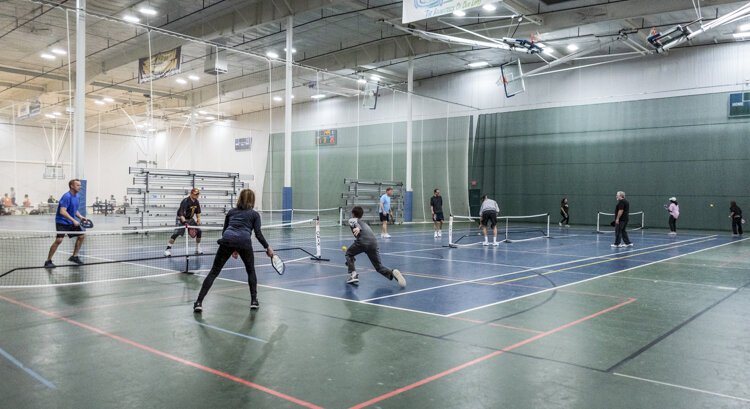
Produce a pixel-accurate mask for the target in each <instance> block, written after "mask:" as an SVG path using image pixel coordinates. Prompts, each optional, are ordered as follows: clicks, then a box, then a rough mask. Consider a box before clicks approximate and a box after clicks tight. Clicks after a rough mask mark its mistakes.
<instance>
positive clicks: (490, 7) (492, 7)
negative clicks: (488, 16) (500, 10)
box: [482, 4, 497, 11]
mask: <svg viewBox="0 0 750 409" xmlns="http://www.w3.org/2000/svg"><path fill="white" fill-rule="evenodd" d="M482 8H483V9H484V10H485V11H495V10H497V7H495V5H494V4H485V5H484V6H482Z"/></svg>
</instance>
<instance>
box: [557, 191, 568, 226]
mask: <svg viewBox="0 0 750 409" xmlns="http://www.w3.org/2000/svg"><path fill="white" fill-rule="evenodd" d="M569 212H570V207H569V206H568V198H567V197H563V199H562V201H560V217H562V218H561V219H560V223H558V224H559V225H560V227H562V226H565V227H568V225H569V224H570V213H569Z"/></svg>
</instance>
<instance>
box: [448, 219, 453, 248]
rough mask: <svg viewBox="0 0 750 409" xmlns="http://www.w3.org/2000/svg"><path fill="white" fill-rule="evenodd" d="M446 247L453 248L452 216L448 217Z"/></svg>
mask: <svg viewBox="0 0 750 409" xmlns="http://www.w3.org/2000/svg"><path fill="white" fill-rule="evenodd" d="M448 247H453V215H450V217H448Z"/></svg>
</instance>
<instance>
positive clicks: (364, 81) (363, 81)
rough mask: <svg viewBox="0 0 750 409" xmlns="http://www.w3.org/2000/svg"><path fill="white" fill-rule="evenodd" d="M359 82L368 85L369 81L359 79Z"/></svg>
mask: <svg viewBox="0 0 750 409" xmlns="http://www.w3.org/2000/svg"><path fill="white" fill-rule="evenodd" d="M357 82H358V83H360V84H367V80H366V79H364V78H360V79H358V80H357Z"/></svg>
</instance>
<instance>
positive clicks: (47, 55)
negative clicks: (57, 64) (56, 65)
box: [39, 53, 57, 60]
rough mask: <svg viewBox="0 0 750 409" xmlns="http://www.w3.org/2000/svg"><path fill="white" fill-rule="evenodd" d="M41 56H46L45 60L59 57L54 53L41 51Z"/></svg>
mask: <svg viewBox="0 0 750 409" xmlns="http://www.w3.org/2000/svg"><path fill="white" fill-rule="evenodd" d="M39 56H40V57H42V58H44V59H45V60H54V59H55V58H57V57H55V56H54V55H52V54H49V53H41V54H39Z"/></svg>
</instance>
